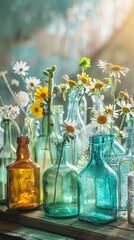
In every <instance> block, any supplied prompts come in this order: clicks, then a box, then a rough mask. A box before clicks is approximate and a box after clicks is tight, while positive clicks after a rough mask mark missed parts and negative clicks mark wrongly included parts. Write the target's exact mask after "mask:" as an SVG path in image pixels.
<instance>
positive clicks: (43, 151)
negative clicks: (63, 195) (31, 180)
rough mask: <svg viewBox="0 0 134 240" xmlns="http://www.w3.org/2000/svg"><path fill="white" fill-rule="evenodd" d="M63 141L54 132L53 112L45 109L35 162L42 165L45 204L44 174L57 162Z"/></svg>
mask: <svg viewBox="0 0 134 240" xmlns="http://www.w3.org/2000/svg"><path fill="white" fill-rule="evenodd" d="M60 139H61V136H59V135H57V134H56V133H55V130H54V118H53V113H52V110H50V112H49V114H48V110H47V109H44V114H43V119H42V129H41V133H40V134H39V136H37V137H36V139H35V142H34V152H35V162H36V163H38V164H39V165H40V202H41V203H43V184H42V179H43V174H44V171H45V170H46V169H47V168H48V167H50V166H51V165H53V164H54V163H55V161H56V143H57V141H59V140H60Z"/></svg>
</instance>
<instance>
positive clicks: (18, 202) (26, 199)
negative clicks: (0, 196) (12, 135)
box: [6, 136, 40, 210]
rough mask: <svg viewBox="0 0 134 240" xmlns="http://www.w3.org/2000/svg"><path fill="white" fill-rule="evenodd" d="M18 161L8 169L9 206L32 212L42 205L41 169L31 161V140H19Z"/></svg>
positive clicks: (22, 137) (20, 138)
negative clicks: (29, 145) (31, 210)
mask: <svg viewBox="0 0 134 240" xmlns="http://www.w3.org/2000/svg"><path fill="white" fill-rule="evenodd" d="M17 143H18V146H17V159H16V161H15V162H13V163H11V164H9V165H8V166H7V167H6V168H7V206H8V208H9V209H16V210H30V209H35V208H37V207H39V205H40V184H39V180H40V179H39V177H40V167H39V165H38V164H37V163H35V162H33V161H32V160H31V159H30V150H29V147H28V143H29V139H28V138H27V137H25V136H21V137H18V138H17Z"/></svg>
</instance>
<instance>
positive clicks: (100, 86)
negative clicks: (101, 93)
mask: <svg viewBox="0 0 134 240" xmlns="http://www.w3.org/2000/svg"><path fill="white" fill-rule="evenodd" d="M103 86H104V84H103V83H102V82H98V83H96V84H95V88H97V89H99V88H102V87H103Z"/></svg>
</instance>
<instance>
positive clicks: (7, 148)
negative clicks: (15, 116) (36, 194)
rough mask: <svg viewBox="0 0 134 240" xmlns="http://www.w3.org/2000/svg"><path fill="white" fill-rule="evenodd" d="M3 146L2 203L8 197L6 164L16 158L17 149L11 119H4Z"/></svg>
mask: <svg viewBox="0 0 134 240" xmlns="http://www.w3.org/2000/svg"><path fill="white" fill-rule="evenodd" d="M2 125H3V129H4V132H3V147H2V148H1V150H0V203H1V204H5V203H6V199H7V172H6V165H8V164H9V163H11V162H12V161H14V160H15V152H16V151H15V149H14V147H13V145H12V136H11V120H9V119H3V120H2Z"/></svg>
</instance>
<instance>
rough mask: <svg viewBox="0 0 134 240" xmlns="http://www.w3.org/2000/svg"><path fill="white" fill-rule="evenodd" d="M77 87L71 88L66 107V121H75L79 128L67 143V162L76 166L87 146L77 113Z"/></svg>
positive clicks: (81, 121)
mask: <svg viewBox="0 0 134 240" xmlns="http://www.w3.org/2000/svg"><path fill="white" fill-rule="evenodd" d="M77 91H78V89H73V90H72V91H71V92H70V94H69V99H68V108H67V118H66V121H67V122H73V121H76V122H77V123H78V125H77V127H78V128H79V134H78V136H77V137H76V138H75V139H74V140H72V141H70V143H69V159H70V160H69V162H70V163H71V164H73V165H74V166H77V163H78V161H79V160H80V159H81V157H82V154H83V152H84V150H85V149H86V147H87V142H86V128H85V124H84V122H83V120H82V119H81V116H80V113H79V105H78V104H79V98H80V96H79V94H78V93H77Z"/></svg>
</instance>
